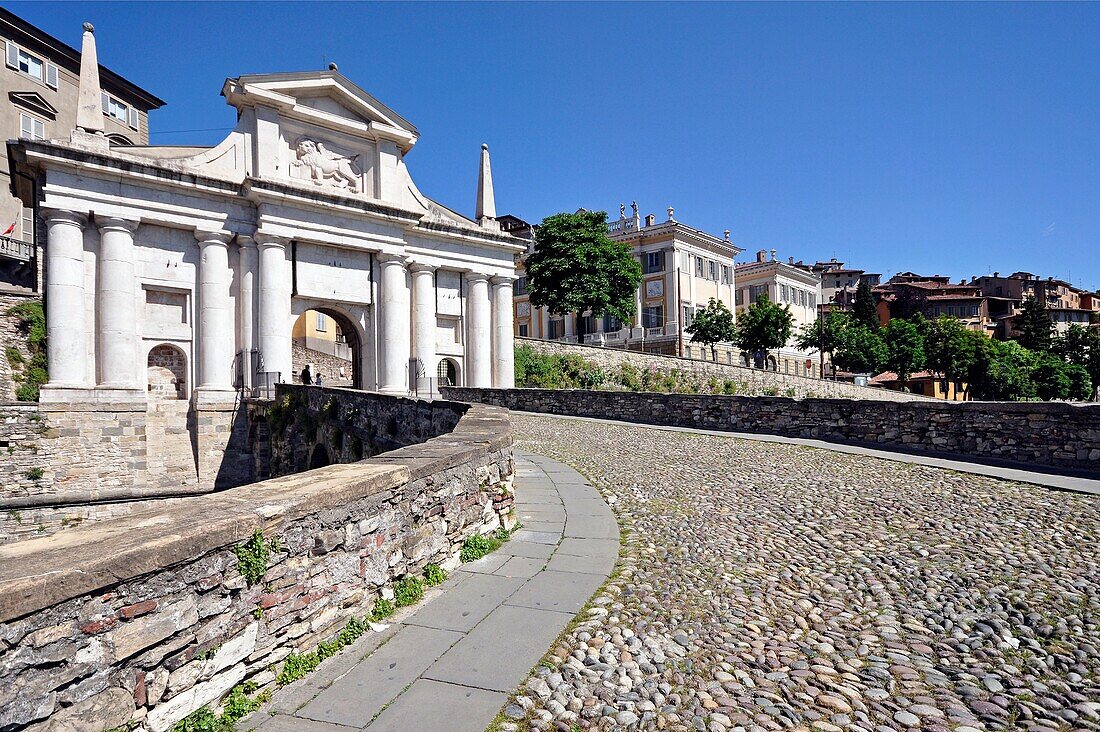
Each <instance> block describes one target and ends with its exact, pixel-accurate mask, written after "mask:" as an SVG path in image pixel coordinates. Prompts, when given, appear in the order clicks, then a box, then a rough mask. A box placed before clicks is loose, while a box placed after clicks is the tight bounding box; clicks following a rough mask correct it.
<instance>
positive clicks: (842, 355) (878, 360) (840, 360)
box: [833, 325, 887, 374]
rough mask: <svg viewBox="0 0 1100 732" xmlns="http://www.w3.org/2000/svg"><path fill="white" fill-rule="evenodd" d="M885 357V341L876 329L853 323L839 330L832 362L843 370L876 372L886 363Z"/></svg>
mask: <svg viewBox="0 0 1100 732" xmlns="http://www.w3.org/2000/svg"><path fill="white" fill-rule="evenodd" d="M886 357H887V351H886V341H884V340H883V339H882V336H881V335H880V334H879V331H878V330H871V329H870V328H868V327H867V326H865V325H853V326H851V327H848V328H845V329H844V330H843V331H842V332H841V334H840V338H839V343H838V345H837V349H836V353H835V354H834V355H833V363H835V364H836V365H837V366H838V367H840V368H841V369H843V370H845V371H851V372H853V373H857V374H876V373H878V372H879V371H881V370H882V367H883V366H884V365H885V364H886Z"/></svg>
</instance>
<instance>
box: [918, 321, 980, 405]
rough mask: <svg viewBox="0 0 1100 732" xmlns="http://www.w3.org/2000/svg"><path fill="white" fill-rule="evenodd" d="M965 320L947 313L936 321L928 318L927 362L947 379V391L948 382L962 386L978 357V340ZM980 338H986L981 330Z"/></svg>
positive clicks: (925, 326) (925, 348) (924, 329)
mask: <svg viewBox="0 0 1100 732" xmlns="http://www.w3.org/2000/svg"><path fill="white" fill-rule="evenodd" d="M971 333H976V331H971V330H967V328H966V326H965V325H963V323H962V321H961V320H959V319H958V318H952V317H950V316H947V315H944V316H941V317H939V318H936V319H935V320H928V321H924V327H923V331H922V335H923V336H924V357H925V364H926V365H927V367H928V368H929V369H931V370H932V371H934V372H935V373H936V374H938V375H939V377H940V378H941V379H942V380H943V387H944V391H945V392H946V391H947V384H948V383H949V382H950V383H953V384H955V388H956V389H959V388H961V384H962V382H963V381H964V380H965V379H966V376H967V374H969V373H970V367H971V365H972V364H973V362H974V358H975V353H974V352H975V343H976V342H975V340H974V339H973V338H972V337H971V335H970V334H971ZM978 337H980V338H985V336H984V335H982V334H980V333H978Z"/></svg>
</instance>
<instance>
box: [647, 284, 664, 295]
mask: <svg viewBox="0 0 1100 732" xmlns="http://www.w3.org/2000/svg"><path fill="white" fill-rule="evenodd" d="M645 296H646V297H664V296H665V281H664V280H646V283H645Z"/></svg>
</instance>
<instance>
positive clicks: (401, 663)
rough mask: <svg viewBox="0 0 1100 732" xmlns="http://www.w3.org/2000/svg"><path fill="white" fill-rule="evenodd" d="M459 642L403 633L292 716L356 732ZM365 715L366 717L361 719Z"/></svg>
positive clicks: (443, 633)
mask: <svg viewBox="0 0 1100 732" xmlns="http://www.w3.org/2000/svg"><path fill="white" fill-rule="evenodd" d="M444 597H446V596H444ZM440 599H443V598H440ZM436 602H439V600H436ZM433 604H434V603H433ZM462 637H463V635H462V633H457V632H454V631H450V630H438V629H436V628H420V627H416V626H410V627H407V628H402V629H401V632H399V633H398V634H397V635H395V636H394V637H393V639H391V640H390V642H389V643H386V644H385V645H384V646H382V647H381V648H379V649H378V650H377V651H375V652H374V653H372V654H371V655H370V656H367V657H366V658H365V659H363V661H362V662H360V663H359V664H358V665H356V666H355V668H353V669H352V670H351V671H350V672H348V674H347V675H346V676H344V677H343V678H341V679H339V680H337V681H336V682H334V683H333V684H332V686H330V687H328V688H327V689H325V690H324V691H322V692H321V693H320V694H318V695H317V696H316V697H315V698H314V699H313V700H312V701H311V702H309V703H308V704H306V705H305V706H304V707H303V708H302V709H300V710H298V711H297V713H296V716H298V717H302V718H303V719H313V720H316V721H318V722H333V723H335V724H343V725H347V726H349V727H360V726H362V725H363V724H365V722H366V721H368V720H369V719H370V717H373V716H374V715H375V714H377V713H378V712H379V711H381V710H382V709H383V708H384V707H385V706H386V705H387V704H389V703H390V702H391V701H393V700H394V699H396V698H397V697H398V695H400V694H401V692H402V690H404V689H405V687H407V686H408V685H409V684H411V683H412V682H414V681H415V680H416V679H418V678H420V675H421V674H422V673H424V671H425V670H426V669H427V668H428V667H429V666H430V665H431V664H432V663H433V662H434V661H435V660H436V659H437V658H439V657H440V656H442V655H443V654H444V653H445V652H446V651H447V649H449V648H450V647H451V646H453V645H454V644H455V643H457V642H458V641H459V640H461V639H462ZM364 714H366V715H369V716H368V717H366V719H364V716H363V715H364ZM265 732H266V730H265Z"/></svg>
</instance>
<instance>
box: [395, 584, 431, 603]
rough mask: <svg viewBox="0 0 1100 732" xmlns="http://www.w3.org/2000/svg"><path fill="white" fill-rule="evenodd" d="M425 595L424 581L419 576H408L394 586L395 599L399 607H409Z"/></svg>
mask: <svg viewBox="0 0 1100 732" xmlns="http://www.w3.org/2000/svg"><path fill="white" fill-rule="evenodd" d="M423 597H424V583H423V582H421V581H420V578H419V577H406V578H405V579H403V580H401V581H400V582H398V583H397V584H395V585H394V586H393V601H394V604H395V605H397V607H408V606H409V605H415V604H416V603H418V602H420V600H421V599H422V598H423Z"/></svg>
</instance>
